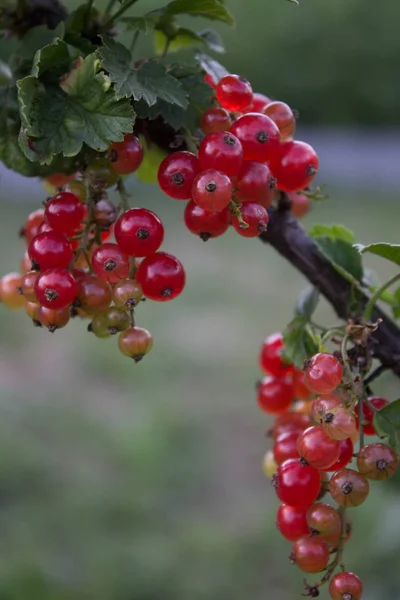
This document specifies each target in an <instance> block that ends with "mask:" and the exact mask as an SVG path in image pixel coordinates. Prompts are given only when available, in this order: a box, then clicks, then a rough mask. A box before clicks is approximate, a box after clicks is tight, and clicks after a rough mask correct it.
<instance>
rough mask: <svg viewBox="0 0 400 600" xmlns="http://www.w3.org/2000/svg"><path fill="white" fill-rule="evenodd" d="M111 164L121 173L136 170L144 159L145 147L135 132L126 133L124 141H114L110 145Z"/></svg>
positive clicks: (125, 173) (124, 173)
mask: <svg viewBox="0 0 400 600" xmlns="http://www.w3.org/2000/svg"><path fill="white" fill-rule="evenodd" d="M109 154H110V162H111V166H112V168H113V169H114V171H116V172H117V173H118V174H119V175H128V174H129V173H133V172H134V171H136V170H137V169H138V168H139V167H140V165H141V163H142V160H143V147H142V144H141V143H140V141H139V140H138V138H137V137H136V136H135V135H134V134H133V133H128V134H126V135H125V137H124V140H123V141H122V142H114V144H111V147H110V153H109Z"/></svg>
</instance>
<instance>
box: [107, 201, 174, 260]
mask: <svg viewBox="0 0 400 600" xmlns="http://www.w3.org/2000/svg"><path fill="white" fill-rule="evenodd" d="M114 235H115V239H116V240H117V243H118V245H119V246H120V248H122V250H123V251H124V252H126V254H129V255H130V256H138V257H142V256H148V255H149V254H154V252H157V250H158V249H159V247H160V246H161V244H162V242H163V239H164V227H163V224H162V222H161V220H160V219H159V218H158V217H157V215H156V214H155V213H153V212H152V211H151V210H148V209H147V208H130V209H129V210H127V211H125V212H124V213H123V214H122V215H121V216H120V217H119V219H118V221H117V222H116V223H115V227H114Z"/></svg>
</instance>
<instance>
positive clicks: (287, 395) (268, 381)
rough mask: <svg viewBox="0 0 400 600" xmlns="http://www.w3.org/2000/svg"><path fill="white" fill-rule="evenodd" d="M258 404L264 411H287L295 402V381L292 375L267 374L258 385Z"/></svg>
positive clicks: (274, 412)
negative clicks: (277, 375)
mask: <svg viewBox="0 0 400 600" xmlns="http://www.w3.org/2000/svg"><path fill="white" fill-rule="evenodd" d="M257 399H258V405H259V407H260V408H261V410H263V411H264V412H267V413H271V414H279V413H282V412H285V411H286V410H287V409H288V408H289V406H290V405H291V403H292V402H293V382H292V380H291V378H290V377H288V376H285V377H273V376H270V375H269V376H267V377H264V379H263V380H262V381H261V383H260V385H259V386H258V394H257Z"/></svg>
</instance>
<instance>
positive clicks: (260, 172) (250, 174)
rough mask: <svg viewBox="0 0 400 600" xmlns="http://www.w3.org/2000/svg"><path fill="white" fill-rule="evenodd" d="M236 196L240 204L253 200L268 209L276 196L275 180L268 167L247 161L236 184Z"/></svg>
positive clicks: (253, 161)
mask: <svg viewBox="0 0 400 600" xmlns="http://www.w3.org/2000/svg"><path fill="white" fill-rule="evenodd" d="M235 188H236V189H235V196H236V198H237V199H238V200H240V202H246V201H248V200H251V201H252V202H258V204H261V205H262V206H264V208H268V207H269V206H270V205H271V203H272V200H273V199H274V194H275V179H274V178H273V177H272V175H271V171H270V170H269V168H268V166H267V165H265V164H263V163H260V162H257V161H255V160H246V161H245V162H244V163H243V166H242V168H241V170H240V172H239V175H238V178H237V180H236V183H235Z"/></svg>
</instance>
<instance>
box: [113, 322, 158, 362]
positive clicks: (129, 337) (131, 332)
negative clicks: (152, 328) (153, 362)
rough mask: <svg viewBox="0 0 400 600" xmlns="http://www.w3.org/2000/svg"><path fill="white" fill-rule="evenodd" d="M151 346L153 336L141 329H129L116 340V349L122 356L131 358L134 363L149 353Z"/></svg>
mask: <svg viewBox="0 0 400 600" xmlns="http://www.w3.org/2000/svg"><path fill="white" fill-rule="evenodd" d="M152 346H153V336H152V335H151V333H150V332H149V331H147V329H142V328H141V327H130V328H129V329H126V330H125V331H123V332H122V333H121V334H120V336H119V338H118V347H119V349H120V351H121V352H122V354H124V355H125V356H129V358H133V360H134V361H135V362H136V363H137V362H139V361H140V360H142V358H143V357H144V356H145V355H146V354H147V353H148V352H150V350H151V348H152Z"/></svg>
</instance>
